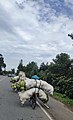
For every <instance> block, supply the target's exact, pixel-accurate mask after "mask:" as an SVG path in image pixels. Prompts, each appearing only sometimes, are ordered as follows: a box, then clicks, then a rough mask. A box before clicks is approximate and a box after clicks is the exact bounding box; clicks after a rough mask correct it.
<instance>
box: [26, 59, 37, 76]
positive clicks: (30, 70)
mask: <svg viewBox="0 0 73 120" xmlns="http://www.w3.org/2000/svg"><path fill="white" fill-rule="evenodd" d="M25 73H26V76H27V77H29V78H31V77H32V76H33V75H35V74H38V66H37V63H36V62H34V61H32V62H29V64H27V66H26V68H25Z"/></svg>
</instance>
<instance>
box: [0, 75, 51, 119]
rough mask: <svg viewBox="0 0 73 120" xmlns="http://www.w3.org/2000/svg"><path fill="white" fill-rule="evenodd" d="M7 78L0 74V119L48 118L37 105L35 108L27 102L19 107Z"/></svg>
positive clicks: (16, 97)
mask: <svg viewBox="0 0 73 120" xmlns="http://www.w3.org/2000/svg"><path fill="white" fill-rule="evenodd" d="M9 80H10V78H8V77H6V76H0V120H22V119H23V120H49V118H48V117H47V115H46V114H45V113H44V112H43V111H42V110H41V108H40V107H39V106H38V105H37V107H36V109H35V110H33V109H32V107H31V105H30V104H29V103H28V102H27V103H26V104H25V105H24V107H21V106H20V102H19V98H18V94H17V93H15V92H13V91H12V89H11V88H10V82H9Z"/></svg>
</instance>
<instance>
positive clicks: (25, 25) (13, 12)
mask: <svg viewBox="0 0 73 120" xmlns="http://www.w3.org/2000/svg"><path fill="white" fill-rule="evenodd" d="M18 2H19V3H20V2H22V1H20V0H19V1H18ZM65 2H67V1H65ZM40 3H41V4H40ZM22 6H23V8H20V7H19V6H18V5H17V4H16V3H15V0H13V1H12V0H7V1H5V0H2V1H0V38H1V40H0V52H1V53H2V54H3V55H4V57H5V61H6V63H7V69H10V68H13V67H15V68H16V67H17V65H18V64H17V63H19V60H20V59H23V60H24V61H25V62H24V63H25V64H27V63H28V62H31V61H32V60H34V61H36V62H37V63H38V64H40V63H41V62H48V61H49V62H50V61H51V60H52V59H53V58H54V57H55V56H56V55H57V54H58V53H61V52H67V53H68V54H70V55H71V56H72V51H73V48H72V46H71V44H72V41H71V39H70V38H68V36H67V34H68V33H71V32H72V25H73V20H72V19H70V18H69V17H67V16H66V15H63V14H61V13H60V15H59V16H56V15H55V12H56V11H55V10H54V9H52V8H51V6H50V5H49V4H48V5H47V4H45V3H44V1H43V0H40V1H39V2H38V1H32V0H31V1H30V0H26V1H25V2H24V3H23V5H22Z"/></svg>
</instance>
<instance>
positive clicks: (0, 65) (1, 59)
mask: <svg viewBox="0 0 73 120" xmlns="http://www.w3.org/2000/svg"><path fill="white" fill-rule="evenodd" d="M2 68H4V69H5V68H6V64H5V63H4V57H3V55H2V54H0V74H2V73H3V72H2Z"/></svg>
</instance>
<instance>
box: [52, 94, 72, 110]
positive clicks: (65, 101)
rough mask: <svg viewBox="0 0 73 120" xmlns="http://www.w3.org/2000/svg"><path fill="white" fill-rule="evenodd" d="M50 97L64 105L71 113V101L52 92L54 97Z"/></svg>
mask: <svg viewBox="0 0 73 120" xmlns="http://www.w3.org/2000/svg"><path fill="white" fill-rule="evenodd" d="M52 97H53V98H55V99H56V100H58V101H60V102H62V103H64V104H65V105H66V106H67V107H69V108H70V109H71V110H72V111H73V99H69V98H68V97H66V96H65V95H63V94H60V93H57V92H54V95H53V96H52Z"/></svg>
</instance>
